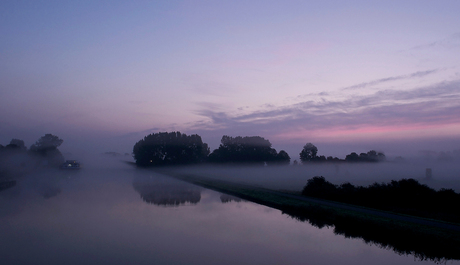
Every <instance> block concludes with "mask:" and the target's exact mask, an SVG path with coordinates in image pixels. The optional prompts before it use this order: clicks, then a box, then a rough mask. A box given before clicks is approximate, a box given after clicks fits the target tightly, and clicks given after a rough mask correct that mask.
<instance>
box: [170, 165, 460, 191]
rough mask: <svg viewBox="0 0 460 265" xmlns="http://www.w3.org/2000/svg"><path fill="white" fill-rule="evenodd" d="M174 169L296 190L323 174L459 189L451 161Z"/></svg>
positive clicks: (459, 172) (338, 179)
mask: <svg viewBox="0 0 460 265" xmlns="http://www.w3.org/2000/svg"><path fill="white" fill-rule="evenodd" d="M427 168H429V169H431V177H430V176H427V173H426V171H427ZM174 170H175V171H177V172H180V173H183V174H194V175H197V176H202V177H207V178H213V179H219V180H226V181H232V182H237V183H245V184H250V185H258V186H262V187H266V188H271V189H285V190H295V191H300V190H301V189H302V188H303V187H304V186H305V184H306V183H307V180H308V179H310V178H313V177H315V176H323V177H325V178H326V180H328V181H330V182H332V183H334V184H342V183H345V182H350V183H351V184H353V185H355V186H356V185H360V186H368V185H371V184H373V183H375V182H378V183H382V182H384V183H388V182H390V181H391V180H400V179H403V178H406V179H407V178H413V179H416V180H417V181H419V182H420V183H422V184H426V185H427V186H429V187H431V188H434V189H436V190H439V189H441V188H448V189H454V190H456V192H460V164H458V163H454V162H437V163H435V162H430V163H427V162H421V161H413V162H402V163H394V162H381V163H337V164H334V163H324V164H307V165H296V166H293V165H291V166H265V167H263V166H193V167H181V168H176V169H174Z"/></svg>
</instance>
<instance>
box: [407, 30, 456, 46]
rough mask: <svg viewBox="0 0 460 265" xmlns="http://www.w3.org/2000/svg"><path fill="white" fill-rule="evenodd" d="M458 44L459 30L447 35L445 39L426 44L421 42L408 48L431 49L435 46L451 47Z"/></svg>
mask: <svg viewBox="0 0 460 265" xmlns="http://www.w3.org/2000/svg"><path fill="white" fill-rule="evenodd" d="M459 46H460V32H457V33H454V34H452V35H450V36H448V37H447V38H445V39H442V40H438V41H433V42H430V43H427V44H421V45H417V46H414V47H412V48H410V49H409V50H423V49H431V48H436V47H444V48H451V47H459Z"/></svg>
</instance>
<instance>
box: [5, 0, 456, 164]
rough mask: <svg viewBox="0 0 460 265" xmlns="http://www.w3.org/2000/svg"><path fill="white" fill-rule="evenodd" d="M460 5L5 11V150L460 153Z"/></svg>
mask: <svg viewBox="0 0 460 265" xmlns="http://www.w3.org/2000/svg"><path fill="white" fill-rule="evenodd" d="M458 10H460V1H456V0H452V1H447V0H439V1H424V0H405V1H392V0H385V1H353V0H350V1H327V0H326V1H306V0H304V1H291V0H287V1H269V0H265V1H256V0H254V1H248V0H246V1H238V0H233V1H201V0H197V1H174V0H171V1H117V0H112V1H84V0H82V1H63V0H62V1H61V0H60V1H52V0H49V1H40V0H34V1H17V0H15V1H10V0H3V1H1V2H0V36H1V41H0V144H2V145H6V144H8V143H9V141H10V140H11V139H12V138H19V139H22V140H24V141H25V142H26V145H27V146H30V145H31V144H33V143H34V142H35V141H36V140H38V138H40V137H41V136H43V135H45V134H47V133H52V134H54V135H57V136H59V137H60V138H62V139H63V140H64V143H63V145H62V146H61V149H63V150H65V151H68V152H70V151H72V150H80V151H81V150H98V151H116V152H121V153H124V152H131V151H132V146H133V145H134V144H135V143H136V142H137V141H138V140H140V139H142V138H143V137H144V136H146V135H148V134H150V133H157V132H163V131H180V132H182V133H186V134H199V135H200V136H201V137H202V139H203V141H204V142H206V143H208V144H209V145H210V147H211V150H213V149H215V148H217V147H218V145H219V141H220V139H221V137H222V136H223V135H229V136H261V137H264V138H265V139H268V140H270V142H271V143H272V144H273V147H274V148H276V149H277V150H281V149H284V150H286V151H287V152H288V153H289V154H290V155H291V157H292V158H296V157H298V153H299V152H300V151H301V149H302V147H303V145H304V144H306V143H307V142H312V143H313V144H315V145H316V146H317V147H318V149H319V151H318V154H319V155H326V156H329V155H331V156H339V157H341V158H344V156H345V155H346V154H348V153H351V152H357V153H360V152H367V151H368V150H371V149H376V150H379V151H382V152H384V153H386V154H387V156H388V155H390V156H391V155H394V156H396V155H411V154H417V152H420V151H426V150H432V151H435V152H440V151H452V150H456V149H460V68H459V67H460V60H459V59H460V16H458Z"/></svg>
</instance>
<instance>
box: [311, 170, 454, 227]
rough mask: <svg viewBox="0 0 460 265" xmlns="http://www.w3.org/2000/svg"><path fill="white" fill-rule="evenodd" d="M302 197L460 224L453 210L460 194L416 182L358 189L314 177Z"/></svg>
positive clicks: (406, 180) (360, 187) (405, 181)
mask: <svg viewBox="0 0 460 265" xmlns="http://www.w3.org/2000/svg"><path fill="white" fill-rule="evenodd" d="M302 195H304V196H309V197H315V198H321V199H326V200H332V201H339V202H344V203H350V204H355V205H360V206H365V207H369V208H376V209H380V210H385V211H392V212H397V213H402V214H409V215H414V216H420V217H425V218H434V219H439V220H444V221H448V222H455V223H460V214H459V212H458V210H457V208H455V207H452V205H459V204H460V194H458V193H456V192H455V191H454V190H452V189H441V190H439V191H436V190H434V189H432V188H430V187H428V186H426V185H422V184H420V183H419V182H418V181H417V180H414V179H402V180H399V181H395V180H392V181H391V182H390V183H387V184H385V183H374V184H372V185H370V186H368V187H362V186H357V187H355V186H354V185H352V184H350V183H348V182H347V183H344V184H341V185H334V184H332V183H330V182H328V181H326V179H325V178H324V177H314V178H312V179H309V180H308V181H307V185H305V187H304V188H303V190H302Z"/></svg>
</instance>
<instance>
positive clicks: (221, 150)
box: [133, 132, 385, 167]
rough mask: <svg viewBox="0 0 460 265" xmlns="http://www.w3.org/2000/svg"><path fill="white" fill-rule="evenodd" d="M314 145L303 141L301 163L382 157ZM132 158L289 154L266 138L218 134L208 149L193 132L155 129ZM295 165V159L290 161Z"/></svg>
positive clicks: (222, 160)
mask: <svg viewBox="0 0 460 265" xmlns="http://www.w3.org/2000/svg"><path fill="white" fill-rule="evenodd" d="M317 153H318V148H317V147H316V146H315V145H313V144H312V143H307V144H306V145H305V146H304V147H303V149H302V150H301V152H300V154H299V155H300V160H301V162H302V164H308V163H315V162H379V161H384V160H385V155H384V154H383V153H381V152H376V151H375V150H371V151H369V152H367V153H361V154H359V155H358V154H357V153H354V152H353V153H351V154H349V155H347V156H346V157H345V159H339V158H337V157H332V156H328V157H325V156H318V155H317ZM133 157H134V159H135V161H136V164H137V165H138V166H142V167H150V166H174V165H189V164H199V163H213V164H229V163H231V164H259V165H289V164H290V163H291V158H290V156H289V154H288V153H287V152H286V151H284V150H281V151H279V152H277V151H276V150H275V149H274V148H272V144H271V143H270V141H269V140H267V139H265V138H263V137H260V136H245V137H242V136H237V137H232V136H228V135H224V136H222V139H221V141H220V145H219V147H218V148H217V149H215V150H214V151H212V152H211V151H210V149H209V147H208V144H206V143H204V142H203V141H202V139H201V136H199V135H197V134H193V135H186V134H182V133H180V132H159V133H153V134H149V135H147V136H145V137H144V138H143V139H141V140H139V141H138V142H137V143H136V144H135V145H134V147H133ZM294 164H297V161H294Z"/></svg>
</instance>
